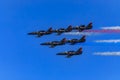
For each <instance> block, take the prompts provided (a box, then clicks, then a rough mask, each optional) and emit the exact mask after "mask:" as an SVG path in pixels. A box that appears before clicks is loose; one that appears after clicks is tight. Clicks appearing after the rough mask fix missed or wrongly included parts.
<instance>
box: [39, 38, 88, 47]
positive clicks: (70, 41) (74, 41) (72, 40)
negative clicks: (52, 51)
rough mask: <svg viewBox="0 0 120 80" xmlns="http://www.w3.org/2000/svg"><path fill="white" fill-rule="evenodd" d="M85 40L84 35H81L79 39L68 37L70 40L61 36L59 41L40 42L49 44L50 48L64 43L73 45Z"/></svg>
mask: <svg viewBox="0 0 120 80" xmlns="http://www.w3.org/2000/svg"><path fill="white" fill-rule="evenodd" d="M85 40H86V39H85V36H83V37H82V38H80V39H70V40H67V39H66V38H63V39H62V40H61V41H51V42H45V43H41V45H46V46H50V48H54V47H55V46H60V45H65V44H66V43H70V44H71V45H74V44H76V43H82V42H85Z"/></svg>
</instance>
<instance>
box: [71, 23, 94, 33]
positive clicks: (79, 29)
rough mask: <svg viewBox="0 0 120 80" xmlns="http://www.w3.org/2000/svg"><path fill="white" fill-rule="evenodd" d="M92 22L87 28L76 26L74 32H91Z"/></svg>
mask: <svg viewBox="0 0 120 80" xmlns="http://www.w3.org/2000/svg"><path fill="white" fill-rule="evenodd" d="M92 27H93V26H92V22H90V23H89V24H88V25H87V26H85V25H80V26H76V27H73V30H78V31H79V32H82V31H83V30H89V29H92Z"/></svg>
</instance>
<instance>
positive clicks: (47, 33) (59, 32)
mask: <svg viewBox="0 0 120 80" xmlns="http://www.w3.org/2000/svg"><path fill="white" fill-rule="evenodd" d="M89 29H92V23H91V22H90V23H89V24H88V25H87V26H85V25H80V26H75V27H73V26H72V25H69V26H68V28H59V29H55V30H53V29H52V27H50V28H49V29H48V30H47V31H45V30H40V31H36V32H30V33H28V35H36V36H37V37H41V36H43V35H50V34H52V33H56V34H57V35H61V34H62V33H66V32H71V31H72V30H78V31H79V32H82V31H83V30H89Z"/></svg>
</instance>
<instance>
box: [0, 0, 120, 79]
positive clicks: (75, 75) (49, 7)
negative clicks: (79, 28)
mask: <svg viewBox="0 0 120 80" xmlns="http://www.w3.org/2000/svg"><path fill="white" fill-rule="evenodd" d="M90 21H92V22H93V25H94V28H93V29H100V27H103V26H116V25H120V1H119V0H74V1H73V0H1V1H0V26H1V28H0V32H1V34H0V36H1V37H0V44H1V45H0V80H88V79H89V80H120V64H119V63H120V57H114V56H111V57H104V56H94V55H92V54H93V53H94V52H97V51H98V52H100V51H120V44H96V43H93V42H92V41H93V40H97V39H111V38H112V39H118V38H119V37H120V36H119V34H118V35H116V34H115V35H112V34H111V35H99V36H88V37H87V42H86V43H84V44H77V45H75V46H71V45H65V46H59V47H56V48H54V49H50V48H48V47H45V46H40V45H39V44H40V43H41V42H46V41H52V40H60V39H62V38H64V37H66V38H80V37H81V36H65V35H61V36H56V35H55V34H52V35H49V36H43V37H42V38H35V37H34V36H28V35H27V33H28V32H31V31H35V30H39V29H42V30H46V29H48V28H49V27H50V26H52V27H53V28H60V27H67V26H68V25H69V24H71V25H74V26H75V25H80V24H88V23H89V22H90ZM102 45H104V46H102ZM79 47H83V55H81V56H74V57H72V58H70V59H67V58H65V57H64V56H56V53H57V52H61V51H66V50H77V49H78V48H79Z"/></svg>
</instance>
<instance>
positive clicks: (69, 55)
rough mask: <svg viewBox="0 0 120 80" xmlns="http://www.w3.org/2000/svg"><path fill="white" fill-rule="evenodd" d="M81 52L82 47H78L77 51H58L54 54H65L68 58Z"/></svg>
mask: <svg viewBox="0 0 120 80" xmlns="http://www.w3.org/2000/svg"><path fill="white" fill-rule="evenodd" d="M81 54H82V48H79V49H78V50H77V51H66V52H60V53H58V54H56V55H66V57H67V58H70V57H71V56H74V55H81Z"/></svg>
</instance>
